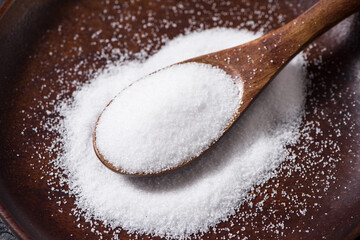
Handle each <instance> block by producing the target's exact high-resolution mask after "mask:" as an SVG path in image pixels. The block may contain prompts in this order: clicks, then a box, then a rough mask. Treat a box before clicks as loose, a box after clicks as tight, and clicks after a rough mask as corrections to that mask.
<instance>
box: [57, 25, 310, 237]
mask: <svg viewBox="0 0 360 240" xmlns="http://www.w3.org/2000/svg"><path fill="white" fill-rule="evenodd" d="M256 37H259V35H257V34H254V33H251V32H249V31H245V30H241V31H239V30H232V29H211V30H207V31H203V32H197V33H191V34H188V35H186V36H179V37H178V38H176V39H174V40H172V41H169V42H168V43H167V44H166V45H165V46H164V47H163V48H162V49H161V50H160V51H159V52H158V53H157V54H155V55H153V56H151V57H150V58H148V59H147V60H146V61H144V62H127V63H122V65H119V66H113V67H110V68H109V69H108V71H107V72H106V73H102V74H100V75H98V77H96V78H95V79H93V80H91V81H90V82H89V83H88V84H86V85H84V86H83V87H81V88H80V89H79V90H78V91H76V92H75V93H74V94H73V101H72V102H71V104H63V106H62V108H61V109H60V113H61V115H62V116H63V117H64V121H63V122H62V123H61V125H60V126H59V128H60V129H61V134H62V136H61V137H62V142H63V153H62V154H61V156H60V157H59V159H58V162H57V164H58V166H59V167H61V168H62V169H63V170H64V173H65V174H66V176H67V179H66V181H67V184H68V185H69V189H70V193H71V194H73V195H74V196H75V198H76V205H77V208H78V212H83V213H85V214H84V215H83V216H84V217H85V219H86V220H87V221H92V220H93V219H96V220H101V221H103V222H104V223H105V224H108V225H109V226H110V227H113V228H116V227H121V228H122V229H125V230H129V231H130V232H139V233H146V234H151V235H156V236H167V237H180V238H181V237H187V236H189V235H190V234H193V233H198V232H205V231H207V230H208V229H209V227H210V226H215V225H216V224H217V223H219V222H221V221H223V220H226V219H227V217H228V216H230V215H232V214H234V213H235V211H236V209H237V208H238V207H239V206H240V205H241V204H242V203H243V201H245V199H246V197H247V193H248V192H249V190H250V189H251V188H252V187H254V186H256V185H259V184H262V183H264V182H266V181H267V180H268V179H269V178H270V177H272V176H273V170H274V169H275V168H277V167H278V166H279V164H280V163H281V162H282V161H284V160H286V158H287V156H288V151H287V150H286V145H288V144H291V143H294V142H296V141H297V139H298V130H299V125H300V123H301V121H302V116H303V112H304V100H305V80H304V79H305V78H304V74H305V71H304V68H303V59H302V57H301V56H300V57H299V56H298V57H296V58H295V59H294V60H293V61H291V62H290V63H289V65H288V66H287V67H285V68H284V69H283V70H282V72H281V73H280V74H279V75H278V76H277V77H276V79H274V80H273V81H272V82H271V84H270V85H269V86H268V87H267V88H266V89H265V90H264V91H263V92H262V93H261V95H260V96H259V97H258V98H257V99H256V101H255V102H254V103H253V104H252V105H251V106H250V108H249V109H248V110H247V111H246V112H245V113H244V114H243V115H242V116H241V118H240V119H239V121H238V122H237V123H236V124H235V125H234V126H233V128H231V129H230V131H229V132H228V133H227V134H226V135H225V136H224V138H221V139H220V141H219V142H218V143H217V144H216V145H214V147H213V148H212V149H210V150H209V151H208V152H206V153H205V154H204V155H202V156H201V157H200V158H199V159H198V160H197V161H195V162H193V163H192V164H190V165H188V166H186V167H184V168H182V169H181V170H179V171H175V172H174V173H171V174H168V175H164V176H158V177H146V178H141V177H140V178H134V177H128V176H124V175H121V174H118V173H115V172H112V171H110V170H109V169H108V168H107V167H105V166H104V165H103V164H102V163H101V162H100V161H99V160H98V158H97V157H96V155H95V153H94V150H93V146H92V133H93V130H94V126H95V123H96V120H97V118H98V116H99V114H100V113H101V111H102V110H103V109H104V108H105V106H106V104H107V103H108V102H109V101H110V100H111V99H112V98H113V97H114V96H115V95H116V94H117V93H119V92H120V91H122V90H123V89H124V88H126V87H127V86H129V84H131V83H133V82H134V81H136V80H137V79H139V78H141V77H143V76H145V75H147V74H149V73H151V72H153V71H155V70H157V69H160V68H163V67H166V66H168V65H169V64H172V63H176V62H179V61H182V60H185V59H188V58H191V57H194V56H199V55H202V54H206V53H209V52H213V51H217V50H220V49H224V48H228V47H232V46H235V45H238V44H241V43H244V42H247V41H249V40H252V39H254V38H256ZM204 43H206V44H204ZM185 50H186V51H185ZM150 88H151V86H148V89H149V91H150ZM166 91H168V89H166ZM171 91H175V90H171ZM230 92H231V93H232V91H230ZM215 93H216V91H215ZM230 98H231V97H230ZM184 99H186V98H184ZM210 99H212V97H209V100H210ZM215 99H216V97H215ZM164 101H166V100H165V99H164ZM182 104H185V103H182ZM124 107H126V104H124ZM160 107H161V105H160ZM198 107H199V109H201V108H202V106H201V103H200V102H199V105H198ZM195 109H196V108H195ZM124 111H125V110H124ZM128 111H130V110H128ZM158 111H159V112H161V109H159V110H158ZM194 114H198V111H197V112H194ZM221 115H222V114H221ZM179 116H181V114H180V113H179ZM152 120H153V121H154V120H155V119H152ZM129 124H131V123H129ZM129 126H130V127H131V125H129ZM179 126H181V125H179ZM201 126H203V125H202V124H200V125H199V127H201ZM156 130H159V129H158V128H157V129H156ZM202 131H203V130H202ZM174 137H175V136H174ZM130 140H131V141H133V139H130ZM131 141H130V142H129V143H128V144H134V145H136V144H137V143H136V142H131ZM158 144H159V143H158ZM172 144H176V143H172ZM167 145H168V143H164V148H166V147H167ZM175 146H176V145H175ZM134 147H136V146H134ZM157 147H160V145H157ZM143 154H144V153H143Z"/></svg>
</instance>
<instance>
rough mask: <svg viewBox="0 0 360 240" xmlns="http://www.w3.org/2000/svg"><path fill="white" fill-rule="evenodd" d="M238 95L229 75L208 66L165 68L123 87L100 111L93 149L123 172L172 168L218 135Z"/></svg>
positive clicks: (231, 111) (207, 145)
mask: <svg viewBox="0 0 360 240" xmlns="http://www.w3.org/2000/svg"><path fill="white" fill-rule="evenodd" d="M121 77H122V76H121ZM119 80H121V79H119ZM240 87H241V86H240ZM241 92H242V89H240V92H239V87H238V86H237V85H235V84H234V82H233V80H232V78H231V76H230V75H228V74H226V73H225V72H224V71H223V70H220V69H218V68H215V67H212V66H211V65H206V64H199V63H187V64H180V65H174V66H171V67H168V68H165V69H164V70H161V71H158V72H155V73H154V74H151V75H149V76H147V77H145V78H143V79H141V80H140V81H137V82H135V83H134V84H133V85H131V86H130V87H128V88H126V89H125V90H124V91H122V92H121V93H120V94H119V95H118V96H117V97H116V98H115V99H114V100H113V101H112V102H111V104H110V105H109V106H108V107H107V108H106V109H105V111H104V112H103V113H102V114H101V117H100V118H99V122H98V124H97V127H96V143H97V148H98V150H99V152H100V153H101V154H102V155H103V157H104V158H105V159H106V160H107V161H109V162H110V163H111V164H112V165H113V166H115V167H116V168H118V169H122V170H124V171H126V172H128V173H156V172H162V171H165V170H169V169H172V168H175V167H177V166H180V165H182V164H183V163H185V162H187V161H189V160H191V159H192V158H193V157H197V156H198V155H200V153H201V152H203V151H204V150H205V149H207V148H208V147H209V145H210V144H211V143H212V142H213V141H215V140H217V139H218V138H219V137H220V136H221V135H222V134H223V132H224V129H225V128H226V127H227V125H228V123H229V122H231V120H232V119H233V116H234V114H235V113H236V112H237V109H238V108H239V106H240V105H239V103H240V100H241V95H240V94H241ZM105 94H106V93H105Z"/></svg>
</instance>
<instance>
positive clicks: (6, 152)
mask: <svg viewBox="0 0 360 240" xmlns="http://www.w3.org/2000/svg"><path fill="white" fill-rule="evenodd" d="M313 4H314V1H312V0H288V1H282V0H278V1H277V0H273V1H263V0H257V1H246V0H230V1H223V0H207V1H192V0H186V1H177V0H166V1H155V0H144V1H137V0H134V1H123V0H119V1H88V0H77V1H72V0H65V1H64V0H58V1H56V0H52V1H51V0H37V1H36V0H21V1H20V0H18V1H5V2H4V3H3V5H2V7H1V9H0V14H2V16H1V18H0V53H1V55H0V84H1V85H0V86H1V87H0V141H1V144H0V215H1V217H3V218H5V220H6V221H7V223H8V224H9V225H10V226H11V228H12V229H13V230H14V232H15V233H16V234H17V235H18V236H19V237H21V238H24V239H25V238H33V239H85V238H86V239H91V238H98V236H97V235H96V233H93V232H92V231H91V230H90V227H89V224H88V223H85V222H84V221H83V219H80V220H77V219H76V217H74V216H73V215H72V214H71V209H72V208H73V207H74V204H73V201H74V199H73V198H71V197H69V196H68V195H67V194H64V193H62V192H56V191H55V192H54V191H52V190H51V188H52V186H50V185H49V184H48V182H54V180H53V176H51V175H50V174H49V171H48V170H51V167H52V166H51V163H50V161H51V160H52V159H53V158H54V157H55V155H56V153H51V152H47V151H46V147H48V146H49V145H50V144H51V141H52V140H53V139H54V138H55V137H56V134H55V133H54V132H52V131H50V130H43V128H42V124H43V123H44V121H46V119H47V118H54V117H56V112H55V111H54V109H53V104H52V103H53V102H54V101H58V100H61V99H63V98H65V97H69V96H70V95H71V92H72V91H74V87H71V86H72V85H70V84H69V82H72V81H74V80H77V81H78V82H79V83H82V82H85V81H87V80H88V79H89V78H90V77H89V75H88V74H83V75H82V74H80V75H78V74H74V73H75V70H74V69H75V68H76V71H79V70H81V71H83V72H89V70H94V71H96V70H98V69H101V68H103V67H104V66H105V65H106V64H107V61H118V60H119V59H120V55H119V54H118V52H116V51H112V49H114V48H117V49H119V50H120V51H121V52H124V51H125V50H126V51H127V52H128V53H129V54H128V55H127V57H126V59H133V58H136V57H135V56H136V53H139V52H140V51H141V50H142V49H143V50H145V51H146V52H147V53H154V52H156V51H157V50H158V49H159V48H160V47H161V45H162V43H161V41H160V39H172V38H174V37H175V36H177V35H179V34H181V33H183V32H184V30H185V29H187V30H196V29H206V28H211V27H216V26H222V27H236V28H247V29H250V30H255V31H256V30H259V29H263V30H264V31H265V32H269V31H271V30H272V29H274V28H277V27H279V26H281V25H282V24H284V23H285V22H287V21H289V20H291V19H292V18H294V17H296V16H297V15H299V14H300V13H302V12H303V11H304V10H305V9H307V8H309V7H310V6H311V5H313ZM150 13H151V14H150ZM147 22H150V23H151V24H149V25H148V27H146V28H144V27H143V25H144V23H147ZM165 23H166V24H167V27H166V26H165V25H166V24H165ZM137 33H141V34H137ZM99 35H101V38H100V37H99ZM100 39H103V40H105V41H100ZM114 39H115V40H114ZM116 39H120V40H121V41H116ZM80 47H81V50H79V49H80ZM306 54H307V58H308V60H309V62H310V63H309V66H308V67H307V68H308V78H309V79H311V84H310V85H311V86H310V88H311V89H312V90H311V92H310V93H309V96H308V98H307V103H306V116H305V123H304V124H303V127H302V132H303V137H302V138H301V141H300V142H299V143H298V144H297V146H295V147H292V148H293V150H294V151H295V152H296V155H297V156H298V157H297V158H296V159H295V162H291V161H290V162H285V163H284V164H283V166H282V169H283V170H282V171H281V172H280V174H279V176H278V177H277V178H274V179H271V180H270V181H269V182H268V183H266V184H265V185H264V186H259V187H257V188H255V189H253V191H252V192H251V193H250V194H252V196H253V199H252V200H251V201H249V202H245V204H243V205H242V206H241V207H240V209H239V210H238V211H237V214H236V216H235V217H232V218H231V219H230V221H228V222H222V223H220V224H218V226H217V229H222V230H217V231H214V229H212V230H211V231H210V233H206V234H205V235H204V236H202V238H204V239H210V238H211V239H213V238H220V237H223V238H224V239H227V238H230V237H231V236H238V237H239V238H241V239H244V238H245V237H248V239H273V238H278V239H352V238H355V237H356V236H357V235H358V234H359V233H360V228H359V227H360V184H359V183H360V157H359V154H360V137H359V133H360V130H359V126H360V124H359V120H360V102H359V100H360V98H359V93H360V17H359V15H354V16H352V17H350V18H348V19H346V20H345V21H344V22H342V23H341V24H340V25H338V26H337V27H336V28H335V29H333V30H332V31H331V32H330V33H327V34H326V35H325V36H323V37H321V38H320V39H318V40H317V42H316V44H314V45H312V48H309V49H307V50H306ZM101 56H108V59H105V58H102V57H101ZM59 79H61V80H59ZM44 86H45V87H44ZM40 102H41V103H42V104H41V105H39V103H40ZM41 106H42V107H41ZM35 129H36V130H35ZM315 129H317V130H315ZM305 135H307V136H308V137H305ZM309 136H310V137H312V140H309V139H310V138H309ZM55 181H56V180H55ZM64 188H65V187H64ZM270 193H272V194H270ZM55 199H62V201H63V200H66V201H67V204H65V205H62V206H61V210H60V208H59V206H58V204H57V202H56V200H55ZM251 206H253V207H251ZM59 210H60V211H59ZM231 222H232V223H231ZM78 225H79V226H80V225H81V227H78ZM105 229H106V228H105V227H104V226H103V225H102V223H99V225H98V226H96V230H97V231H99V232H102V236H103V237H104V238H105V239H108V238H111V237H112V236H113V232H112V231H110V232H104V230H105ZM214 232H215V233H214ZM232 234H233V235H232ZM118 237H119V238H121V239H127V238H135V237H136V234H128V233H127V232H126V231H121V232H120V234H119V235H118ZM140 237H141V238H150V237H149V236H145V235H142V236H140Z"/></svg>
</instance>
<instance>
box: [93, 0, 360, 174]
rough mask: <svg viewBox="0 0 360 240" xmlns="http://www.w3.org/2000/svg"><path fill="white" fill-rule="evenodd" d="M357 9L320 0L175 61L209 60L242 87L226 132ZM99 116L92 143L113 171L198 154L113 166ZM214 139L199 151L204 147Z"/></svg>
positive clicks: (350, 1)
mask: <svg viewBox="0 0 360 240" xmlns="http://www.w3.org/2000/svg"><path fill="white" fill-rule="evenodd" d="M358 10H360V1H359V0H320V1H319V2H318V3H317V4H315V5H314V6H313V7H311V8H310V9H308V10H307V11H306V12H305V13H303V14H302V15H300V16H299V17H297V18H296V19H294V20H292V21H291V22H289V23H288V24H286V25H284V26H283V27H281V28H278V29H276V30H274V31H273V32H270V33H268V34H266V35H264V36H262V37H260V38H258V39H255V40H253V41H250V42H248V43H245V44H242V45H239V46H236V47H233V48H229V49H225V50H222V51H218V52H214V53H210V54H206V55H203V56H199V57H195V58H192V59H188V60H186V61H183V62H180V63H177V64H184V63H201V64H210V65H211V66H214V67H217V68H220V69H222V70H223V71H225V72H226V73H227V74H228V75H230V76H231V77H232V79H233V81H234V83H235V85H237V86H238V87H239V89H240V88H241V89H242V102H241V105H240V107H239V109H238V111H237V112H236V113H235V114H234V118H233V119H232V120H231V122H229V123H228V124H227V127H226V129H225V132H226V131H227V130H228V129H229V128H230V127H231V125H232V124H233V123H234V122H235V120H236V119H237V118H238V117H239V116H240V115H241V114H242V113H243V112H244V111H245V109H246V108H247V107H248V106H249V105H250V103H251V102H252V101H253V100H254V99H255V97H256V96H257V95H258V94H259V93H260V91H261V90H262V89H263V88H264V87H265V86H266V85H267V84H268V83H269V82H270V81H271V80H272V79H273V78H274V77H275V76H276V75H277V74H278V73H279V72H280V70H281V69H283V68H284V67H285V66H286V64H287V63H288V62H289V61H290V60H291V59H292V58H293V57H294V56H296V54H298V53H299V52H300V51H301V50H303V49H304V48H305V47H306V46H307V45H308V44H309V43H310V42H312V41H313V40H314V39H315V38H317V37H318V36H320V35H321V34H322V33H324V32H326V31H327V30H328V29H330V28H331V27H333V26H334V25H335V24H337V23H338V22H340V21H341V20H343V19H344V18H346V17H348V16H350V15H351V14H353V13H355V12H357V11H358ZM170 67H171V66H170ZM159 71H162V70H159ZM130 87H131V86H130ZM109 104H111V102H110V103H109ZM109 104H108V105H107V106H109ZM106 109H107V107H105V109H104V111H106ZM104 111H103V112H104ZM100 118H101V114H100V116H99V118H98V120H97V122H96V125H95V129H94V136H93V146H94V150H95V153H96V155H97V157H98V158H99V159H100V161H101V162H102V163H103V164H105V165H106V166H107V167H108V168H110V169H111V170H113V171H116V172H119V173H122V174H128V175H159V174H164V173H167V172H171V171H174V170H176V169H178V168H180V167H182V166H184V165H186V164H187V163H189V162H191V161H193V160H194V159H196V158H197V157H198V156H193V157H189V159H188V160H187V161H185V162H181V163H179V165H176V166H174V167H171V168H169V169H166V170H164V171H156V172H149V173H147V172H129V171H126V170H124V169H121V168H119V167H115V166H114V165H113V164H112V163H111V161H109V160H108V159H105V157H104V155H103V154H102V153H101V152H100V150H99V148H98V146H97V142H96V128H97V125H98V123H99V120H100ZM215 142H216V141H214V142H213V143H212V144H211V145H210V146H209V147H208V148H207V149H205V150H204V151H203V152H205V151H206V150H208V149H209V148H210V147H211V146H212V145H213V144H214V143H215Z"/></svg>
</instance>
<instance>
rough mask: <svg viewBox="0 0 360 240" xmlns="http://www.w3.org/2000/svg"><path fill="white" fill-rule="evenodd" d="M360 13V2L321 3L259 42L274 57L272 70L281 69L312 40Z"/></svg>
mask: <svg viewBox="0 0 360 240" xmlns="http://www.w3.org/2000/svg"><path fill="white" fill-rule="evenodd" d="M359 10H360V0H320V1H319V2H318V3H317V4H315V5H314V6H313V7H311V8H310V9H308V10H307V11H306V12H304V13H303V14H301V15H300V16H299V17H297V18H295V19H294V20H292V21H291V22H289V23H288V24H286V25H284V26H283V27H281V28H278V29H277V30H275V31H273V32H271V33H269V34H267V35H265V36H263V37H261V38H260V39H259V40H260V41H261V42H262V43H263V45H264V47H265V48H266V49H267V50H268V51H269V52H270V53H271V54H270V55H271V56H273V59H272V61H271V63H272V64H271V65H273V66H272V67H278V68H281V67H283V66H284V65H285V64H286V63H287V62H288V61H290V60H291V59H292V57H293V56H295V55H296V54H297V53H299V52H300V51H301V50H302V49H303V48H304V47H306V46H307V45H308V44H309V43H310V42H312V41H313V40H314V39H315V38H317V37H318V36H320V35H321V34H323V33H324V32H326V31H327V30H329V29H330V28H331V27H333V26H334V25H336V24H337V23H338V22H340V21H341V20H343V19H345V18H346V17H348V16H350V15H351V14H353V13H355V12H357V11H359Z"/></svg>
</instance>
